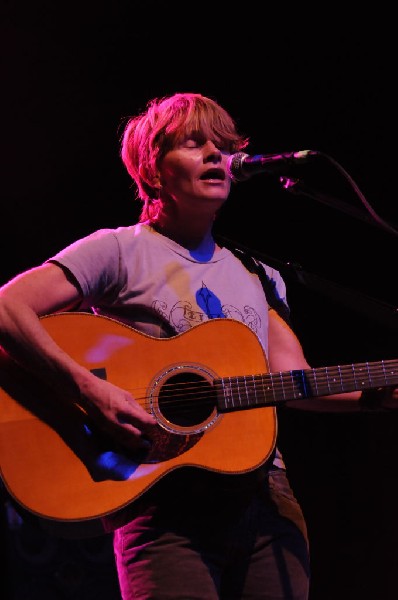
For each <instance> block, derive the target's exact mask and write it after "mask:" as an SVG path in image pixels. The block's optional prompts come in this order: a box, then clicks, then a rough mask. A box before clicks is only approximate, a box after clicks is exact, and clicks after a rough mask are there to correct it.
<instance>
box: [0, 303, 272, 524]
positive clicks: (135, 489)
mask: <svg viewBox="0 0 398 600" xmlns="http://www.w3.org/2000/svg"><path fill="white" fill-rule="evenodd" d="M42 324H43V326H44V327H45V329H46V330H47V331H48V332H49V333H50V334H51V336H52V337H53V338H54V339H55V341H56V342H57V343H58V344H59V346H61V348H63V350H65V351H66V352H67V353H68V354H70V355H71V356H72V357H73V358H74V359H75V360H76V361H77V362H78V363H80V364H81V365H84V366H85V367H87V368H88V369H90V370H92V371H93V372H94V373H95V374H97V375H98V376H99V377H104V378H106V379H107V380H108V381H110V382H112V383H114V384H115V385H118V386H119V387H121V388H124V389H126V390H128V391H130V392H131V393H132V395H133V396H134V397H135V398H136V400H137V401H138V402H139V403H140V404H141V405H142V406H143V407H144V408H145V409H146V410H147V411H149V412H151V413H152V414H154V416H155V417H156V419H157V420H158V424H159V427H158V433H157V434H156V437H155V440H154V444H153V447H152V449H151V450H150V451H149V453H148V454H146V455H143V456H141V457H138V456H129V455H128V453H127V451H124V450H122V449H121V448H120V447H117V445H115V443H114V442H113V441H112V440H111V439H107V438H105V437H104V436H103V435H102V434H101V433H99V432H98V431H96V430H95V426H94V424H92V423H90V422H89V420H88V417H87V415H86V414H85V413H84V411H83V410H82V409H81V408H79V406H78V405H77V404H76V403H74V402H73V399H71V402H70V403H65V402H63V401H61V400H60V398H57V396H56V394H55V393H54V392H53V391H51V390H50V389H47V388H46V386H44V385H43V384H41V383H39V382H38V381H36V379H35V378H34V377H33V376H30V375H28V374H26V373H25V372H24V371H22V370H21V369H19V367H17V365H15V363H14V362H13V361H11V360H10V358H9V357H8V356H7V355H6V354H5V353H4V352H3V353H2V354H1V355H0V472H1V477H2V479H3V482H4V484H5V486H6V488H7V490H8V491H9V493H10V495H11V496H12V497H13V498H14V499H15V500H16V501H17V502H18V503H19V504H20V505H21V506H22V507H24V508H25V509H27V510H28V511H30V512H32V513H34V514H35V515H37V516H39V517H43V518H45V519H50V520H55V521H62V522H77V521H83V520H88V519H96V518H98V517H101V516H105V515H108V514H111V513H113V512H116V511H117V510H119V509H121V508H123V507H124V506H127V505H128V504H130V503H131V502H133V501H134V500H135V499H136V498H138V497H139V496H141V495H142V494H143V493H144V492H145V491H147V490H148V489H149V488H150V487H151V486H152V485H154V484H156V482H157V481H159V480H160V479H161V478H162V477H164V476H166V475H167V474H168V473H170V472H171V471H172V470H174V469H177V468H180V467H185V466H194V467H198V468H202V469H208V470H211V471H217V472H221V473H230V474H236V473H244V472H248V471H251V470H253V469H254V468H256V467H258V466H260V465H261V464H263V463H264V462H265V461H266V460H267V458H268V457H269V456H270V454H271V452H272V450H273V448H274V446H275V441H276V433H277V431H276V429H277V427H276V414H275V408H274V407H262V408H253V409H251V410H236V411H233V412H223V413H221V412H219V411H218V410H217V407H216V402H217V399H216V395H215V392H214V391H213V386H212V383H213V380H214V379H215V378H220V377H223V378H224V377H227V378H228V377H229V376H237V375H242V374H243V373H264V372H267V370H268V367H267V362H266V358H265V355H264V352H263V350H262V348H261V345H260V344H259V341H258V339H257V337H256V336H255V334H254V333H253V332H252V331H251V330H250V329H249V328H248V327H247V326H246V325H244V324H242V323H240V322H237V321H233V320H229V319H215V320H212V321H208V322H205V323H203V324H202V325H200V326H198V327H195V328H193V329H191V330H189V331H187V332H186V333H183V334H180V335H178V336H176V337H174V338H168V339H157V338H152V337H150V336H147V335H145V334H142V333H140V332H137V331H136V330H134V329H132V328H130V327H128V326H126V325H123V324H121V323H119V322H118V321H115V320H113V319H109V318H107V317H99V316H94V315H92V314H88V313H60V314H57V315H49V316H46V317H43V318H42ZM189 382H192V383H189ZM169 390H172V391H171V392H170V391H169ZM187 390H188V392H187ZM203 400H205V402H203Z"/></svg>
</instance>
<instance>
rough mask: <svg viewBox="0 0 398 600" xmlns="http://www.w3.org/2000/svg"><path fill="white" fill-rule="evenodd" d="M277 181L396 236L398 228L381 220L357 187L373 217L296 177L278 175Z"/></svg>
mask: <svg viewBox="0 0 398 600" xmlns="http://www.w3.org/2000/svg"><path fill="white" fill-rule="evenodd" d="M279 181H280V183H281V184H282V186H283V188H284V189H285V190H286V191H288V192H290V193H292V194H297V195H300V196H307V197H308V198H311V199H312V200H317V201H319V202H322V204H326V205H327V206H331V207H332V208H336V209H338V210H340V211H341V212H345V213H347V214H348V215H350V216H351V217H354V218H356V219H358V220H361V221H364V222H365V223H367V224H368V225H373V226H376V227H380V228H381V229H383V230H384V231H387V232H388V233H391V234H393V235H397V236H398V230H397V229H396V228H394V227H392V226H391V225H389V224H388V223H386V222H385V221H383V219H381V217H379V216H378V215H377V214H376V213H375V212H374V211H373V210H372V209H371V208H370V206H369V204H367V203H366V200H365V199H364V198H363V196H362V194H361V192H360V191H359V190H358V189H357V193H358V194H359V196H360V198H361V199H362V202H364V203H365V204H367V207H368V210H370V211H371V213H372V215H373V218H371V217H370V216H369V215H367V214H366V213H364V212H362V211H360V210H358V209H357V208H355V207H353V206H349V205H348V204H346V203H345V202H342V201H341V200H338V199H337V198H334V197H332V196H328V195H326V194H323V193H322V192H319V191H316V192H315V191H312V190H311V189H310V188H309V187H306V186H304V185H303V183H301V182H300V181H299V180H298V179H292V178H289V177H280V178H279ZM351 181H352V180H351Z"/></svg>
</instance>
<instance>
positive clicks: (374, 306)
mask: <svg viewBox="0 0 398 600" xmlns="http://www.w3.org/2000/svg"><path fill="white" fill-rule="evenodd" d="M316 154H317V155H318V156H320V157H323V158H325V159H327V160H328V161H329V162H330V163H332V165H334V167H336V169H337V170H338V171H340V173H341V174H342V175H343V176H344V177H345V178H346V179H347V180H348V182H349V183H350V185H351V186H352V188H353V189H354V191H355V192H356V194H357V195H358V197H359V199H360V200H361V202H362V204H363V205H364V206H365V208H366V209H367V210H368V212H369V214H370V215H371V217H372V218H371V217H370V216H368V215H367V214H366V213H364V212H362V211H360V210H358V209H356V208H354V207H352V206H349V205H347V204H346V203H344V202H342V201H341V200H338V199H337V198H332V197H331V196H328V195H326V194H323V193H321V192H318V191H316V192H315V191H313V190H311V189H310V188H308V187H306V186H304V185H303V184H302V183H301V182H300V181H299V180H298V179H292V178H288V177H280V178H279V181H280V182H281V183H282V185H283V188H284V189H285V190H287V191H288V192H290V193H294V194H300V195H302V196H308V197H309V198H311V199H314V200H317V201H320V202H322V203H323V204H326V205H327V206H332V207H333V208H337V209H338V210H341V211H343V212H345V213H347V214H349V215H350V216H352V217H354V218H357V219H360V220H362V221H364V222H365V223H368V224H370V225H374V226H378V227H380V228H382V229H383V230H384V231H387V232H388V233H390V234H393V235H396V236H398V230H397V229H396V228H394V227H393V226H391V225H390V224H389V223H387V222H386V221H384V220H383V219H382V218H381V217H380V216H379V215H378V214H377V213H376V212H375V211H374V210H373V208H372V207H371V206H370V204H369V202H367V200H366V198H365V196H364V194H363V193H362V192H361V190H360V189H359V187H358V186H357V184H356V183H355V181H354V180H353V178H352V177H351V176H350V175H349V174H348V173H347V171H346V170H345V169H344V168H343V167H342V166H341V165H340V163H338V162H337V161H336V160H334V159H333V158H332V157H331V156H329V155H328V154H325V153H323V152H316ZM218 238H219V239H220V241H224V242H225V243H226V245H228V244H232V245H233V246H234V247H235V248H238V249H239V250H241V251H242V252H246V253H248V254H251V255H252V256H254V257H255V258H257V259H258V260H260V261H261V262H264V263H266V264H269V265H271V266H274V267H275V268H276V269H278V270H279V271H280V272H281V274H282V275H283V276H285V277H291V278H293V280H294V281H296V282H298V283H300V284H301V285H305V286H306V287H307V288H309V289H312V290H313V291H316V292H318V293H321V294H324V295H325V296H326V297H328V298H330V297H333V298H335V299H337V300H339V301H340V302H341V303H342V304H345V305H346V306H348V307H349V308H351V309H354V310H356V311H358V312H361V313H363V314H364V315H366V316H367V317H369V318H370V319H373V320H375V321H377V322H379V323H380V324H382V325H383V326H387V327H389V328H391V329H394V330H398V319H397V316H398V307H397V306H392V305H390V304H387V303H386V302H382V301H381V300H377V299H376V298H372V297H370V296H366V295H364V294H359V292H358V291H354V290H352V289H349V288H346V287H344V286H342V285H339V284H337V283H334V282H331V281H328V280H326V279H324V278H322V277H320V276H319V275H315V274H314V273H309V272H308V271H305V270H304V269H303V268H302V267H301V266H300V265H297V264H293V263H282V262H281V261H278V260H277V259H275V258H273V257H270V256H266V255H265V254H262V253H260V252H258V251H257V250H253V249H252V248H247V247H245V246H242V245H241V244H239V243H238V242H236V241H234V240H229V239H227V238H225V237H224V238H223V237H222V236H218Z"/></svg>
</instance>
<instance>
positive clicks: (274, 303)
mask: <svg viewBox="0 0 398 600" xmlns="http://www.w3.org/2000/svg"><path fill="white" fill-rule="evenodd" d="M229 250H230V251H231V252H232V253H233V254H234V255H235V256H236V257H237V258H239V260H240V261H241V262H242V263H243V265H244V266H245V267H246V269H247V270H248V271H250V273H255V274H256V275H257V276H258V278H259V279H260V282H261V284H262V286H263V290H264V294H265V297H266V299H267V302H268V304H269V306H270V307H271V308H273V309H274V310H275V311H276V312H277V313H278V315H279V316H280V317H281V318H282V319H283V320H284V321H285V322H286V323H287V324H288V325H289V327H290V328H292V324H291V321H290V310H289V307H288V306H287V304H286V303H285V302H284V301H283V300H282V299H281V298H280V297H279V295H278V292H277V290H276V287H275V281H274V280H273V279H271V278H270V277H269V275H268V273H267V272H266V270H265V269H264V267H263V265H262V263H261V262H260V261H258V260H257V259H256V258H254V257H253V256H251V255H250V254H248V253H247V252H244V251H243V250H240V249H239V248H233V247H229Z"/></svg>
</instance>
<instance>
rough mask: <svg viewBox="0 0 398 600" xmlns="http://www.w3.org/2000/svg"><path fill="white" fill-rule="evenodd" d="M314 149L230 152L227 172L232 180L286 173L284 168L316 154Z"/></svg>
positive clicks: (317, 153)
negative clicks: (281, 151) (278, 151)
mask: <svg viewBox="0 0 398 600" xmlns="http://www.w3.org/2000/svg"><path fill="white" fill-rule="evenodd" d="M318 155H319V152H316V151H315V150H299V151H298V152H283V153H282V154H256V155H254V156H249V155H248V154H245V153H244V152H237V153H236V154H231V156H230V157H229V159H228V162H227V172H228V175H229V176H230V178H231V179H232V180H233V181H245V180H246V179H249V177H251V176H252V175H257V173H268V174H269V175H278V174H286V168H288V167H289V166H292V165H294V164H297V163H300V162H304V161H305V160H306V159H307V158H308V157H309V156H318Z"/></svg>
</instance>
